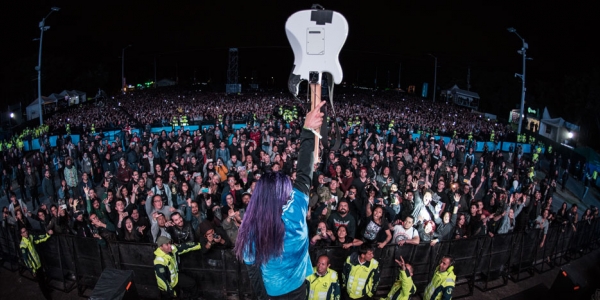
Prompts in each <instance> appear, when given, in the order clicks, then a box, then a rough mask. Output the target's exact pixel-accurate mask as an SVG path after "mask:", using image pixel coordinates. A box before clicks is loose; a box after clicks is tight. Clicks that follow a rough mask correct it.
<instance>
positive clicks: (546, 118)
mask: <svg viewBox="0 0 600 300" xmlns="http://www.w3.org/2000/svg"><path fill="white" fill-rule="evenodd" d="M578 132H579V126H577V125H575V124H573V123H569V122H567V121H565V120H564V119H563V118H551V117H550V114H549V113H548V110H547V109H546V108H545V109H544V113H543V118H542V120H541V122H540V131H539V134H540V135H541V136H544V137H546V138H549V139H550V140H552V141H554V142H557V143H562V142H564V141H565V140H566V139H568V134H569V133H573V134H574V135H576V134H577V133H578Z"/></svg>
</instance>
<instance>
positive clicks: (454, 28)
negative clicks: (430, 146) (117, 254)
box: [1, 0, 600, 117]
mask: <svg viewBox="0 0 600 300" xmlns="http://www.w3.org/2000/svg"><path fill="white" fill-rule="evenodd" d="M586 2H595V1H586ZM312 3H313V1H310V2H308V1H295V2H292V1H261V2H258V1H248V2H242V3H240V2H237V1H235V2H234V1H125V0H122V1H11V2H10V4H5V5H6V7H5V8H4V9H3V10H2V18H1V22H2V28H3V29H2V40H3V41H5V43H3V44H4V47H3V48H4V51H3V53H4V54H3V55H2V56H1V57H2V66H3V68H2V76H3V82H4V89H3V92H4V93H3V94H4V98H5V99H7V101H8V102H9V103H13V102H19V101H22V102H23V105H27V104H28V103H29V102H31V101H33V99H35V96H36V93H37V91H36V88H37V83H36V78H37V77H36V76H37V75H36V74H37V73H36V72H35V70H34V67H35V65H36V64H37V54H38V46H39V44H38V42H34V41H32V39H33V38H36V37H39V33H40V31H39V29H38V27H37V23H38V22H39V21H40V20H41V19H42V18H43V17H44V16H45V15H46V14H47V13H48V12H49V11H50V8H51V7H52V6H58V7H60V8H61V10H60V11H59V12H55V13H53V14H52V15H51V16H50V17H49V18H48V19H47V21H46V25H48V26H51V29H50V30H49V31H46V32H45V34H44V44H43V46H44V49H43V74H44V79H43V82H42V91H43V92H42V94H43V95H48V94H50V93H53V92H56V93H59V92H61V91H62V90H64V89H78V90H84V91H86V92H88V95H89V94H95V92H96V91H97V89H98V88H103V89H105V90H106V91H107V92H109V93H111V92H114V91H116V89H118V86H119V83H120V76H121V59H120V57H121V49H122V48H123V47H125V46H127V45H128V44H131V45H132V47H131V48H129V49H127V50H126V55H125V58H126V66H125V73H126V77H127V80H128V83H141V82H144V81H147V80H153V79H154V62H155V60H156V66H157V68H156V71H157V79H159V80H160V79H162V78H171V79H176V78H178V79H179V81H180V82H191V81H192V80H193V78H194V76H195V77H196V79H197V80H198V81H201V82H205V81H208V80H210V81H211V82H213V83H214V84H215V85H218V87H219V89H220V88H222V84H223V83H225V81H226V71H227V63H228V59H227V55H228V48H229V47H237V48H239V74H240V80H241V81H242V82H243V83H250V79H249V78H250V77H255V79H254V81H255V82H256V83H260V84H261V86H263V87H265V86H266V87H275V88H280V89H283V88H284V87H285V83H286V81H287V77H288V75H289V72H290V70H291V68H292V63H293V54H292V51H291V49H290V47H289V44H288V42H287V39H286V36H285V31H284V25H285V21H286V19H287V17H289V16H290V15H291V14H293V13H294V12H296V11H298V10H302V9H309V8H310V6H311V4H312ZM318 3H319V4H321V5H323V6H324V7H325V8H326V9H331V10H336V11H338V12H340V13H342V14H343V15H344V16H345V17H346V19H347V20H348V23H349V26H350V33H349V36H348V39H347V41H346V44H345V46H344V48H343V49H342V52H341V54H340V60H341V64H342V67H343V69H344V75H345V76H344V80H345V81H346V82H349V83H357V84H360V85H364V86H369V87H372V86H374V79H375V77H376V76H377V82H378V85H379V86H380V87H385V86H388V84H389V85H390V86H391V85H394V86H397V83H398V73H399V66H400V64H402V73H401V74H402V75H401V76H402V77H401V85H402V87H403V88H406V87H407V86H408V85H410V84H414V85H416V86H417V89H418V90H420V87H421V85H422V84H423V82H428V83H429V85H430V86H432V85H433V69H434V60H433V58H432V57H430V56H428V53H431V54H433V55H435V56H437V57H438V64H439V69H438V86H439V88H440V89H445V88H448V87H451V86H452V85H453V84H454V83H458V84H459V86H460V87H462V88H466V78H467V70H468V69H469V67H470V70H471V85H472V87H473V88H472V89H473V90H475V91H477V92H479V93H480V94H481V96H482V101H483V102H486V101H490V100H491V101H490V102H492V101H494V102H506V103H505V104H504V105H500V106H498V105H497V104H494V105H490V106H487V107H486V106H485V105H484V108H487V109H488V110H491V111H492V112H494V113H498V114H506V115H507V114H508V111H507V110H505V109H506V108H507V107H510V108H512V107H515V105H516V104H517V103H518V102H519V101H520V94H519V92H520V86H521V85H520V81H519V80H518V79H516V78H514V76H513V74H514V73H521V56H520V55H519V54H518V53H517V50H519V49H520V47H521V40H520V39H519V38H518V37H517V36H516V35H515V34H513V33H509V32H508V31H507V30H506V28H508V27H514V28H516V29H517V31H518V33H519V34H520V35H521V36H522V37H523V38H524V39H525V40H526V41H527V42H528V44H529V50H528V52H527V53H528V56H530V57H533V60H532V61H528V65H527V82H528V93H531V96H530V95H528V97H530V98H532V99H533V98H535V100H532V101H533V103H536V104H537V105H540V106H542V107H543V105H545V104H546V103H544V101H546V100H545V99H542V98H543V96H544V93H548V92H547V91H546V92H542V91H536V88H537V89H538V90H541V89H542V88H540V86H546V87H548V86H549V87H550V88H549V89H547V90H549V91H553V89H554V90H555V88H556V87H560V86H563V84H564V76H565V75H566V74H580V73H586V72H587V73H590V72H591V70H592V68H594V67H597V66H598V65H599V56H598V55H597V53H596V52H597V51H594V50H595V48H593V47H592V45H594V44H596V43H597V42H595V36H597V28H598V22H597V21H595V19H597V13H598V11H599V10H598V8H599V6H600V5H598V4H589V3H579V1H577V2H574V1H563V2H556V1H321V2H318ZM595 3H597V2H595ZM593 28H596V29H593ZM244 77H246V79H244ZM271 77H273V80H270V78H271ZM495 83H497V85H498V86H495ZM498 89H506V90H508V91H509V92H507V93H498V92H497V90H498ZM430 95H431V94H430ZM546 97H548V96H546ZM486 98H488V99H486ZM498 100H500V101H498ZM552 101H554V102H556V103H558V100H557V99H554V100H552ZM552 101H550V100H548V105H550V106H552V105H553V104H552V103H553V102H552ZM494 110H497V111H494ZM558 113H559V112H558V111H557V110H556V109H555V113H554V114H555V115H557V114H558ZM503 117H505V116H503Z"/></svg>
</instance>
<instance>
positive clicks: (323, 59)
mask: <svg viewBox="0 0 600 300" xmlns="http://www.w3.org/2000/svg"><path fill="white" fill-rule="evenodd" d="M285 33H286V35H287V38H288V41H289V42H290V45H291V47H292V50H293V52H294V69H293V70H292V73H291V74H290V79H289V81H288V88H289V90H290V92H291V93H292V94H294V95H296V96H297V95H298V85H299V84H300V82H302V81H304V80H309V82H310V79H311V73H315V72H316V73H318V74H319V77H318V79H319V80H318V82H311V83H318V84H320V83H321V80H320V79H321V75H322V73H329V74H330V76H331V77H332V79H333V82H335V83H336V84H340V83H341V82H342V78H343V72H342V67H341V65H340V61H339V58H338V56H339V54H340V51H341V50H342V46H343V45H344V43H345V42H346V38H347V37H348V22H347V21H346V18H344V16H342V15H341V14H340V13H338V12H335V11H331V10H322V9H310V10H302V11H299V12H296V13H294V14H293V15H291V16H290V17H289V18H288V20H287V22H286V23H285ZM329 84H331V83H329Z"/></svg>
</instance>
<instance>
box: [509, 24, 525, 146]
mask: <svg viewBox="0 0 600 300" xmlns="http://www.w3.org/2000/svg"><path fill="white" fill-rule="evenodd" d="M508 32H512V33H514V34H516V35H517V36H518V37H519V38H520V39H521V41H522V42H523V46H522V47H521V50H519V51H517V52H518V53H519V54H521V55H522V56H523V73H522V74H518V73H515V77H519V78H521V112H520V114H519V127H518V128H519V129H517V134H521V129H522V128H521V127H522V126H523V119H524V117H525V115H524V113H525V91H526V90H527V88H526V87H525V66H526V65H527V64H526V63H525V62H526V60H527V54H526V52H527V49H528V48H529V45H527V43H526V42H525V39H523V38H522V37H521V36H520V35H519V34H518V33H517V30H516V29H514V28H513V27H510V28H508Z"/></svg>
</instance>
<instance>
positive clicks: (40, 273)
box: [19, 228, 52, 299]
mask: <svg viewBox="0 0 600 300" xmlns="http://www.w3.org/2000/svg"><path fill="white" fill-rule="evenodd" d="M20 232H21V244H20V246H19V248H21V255H22V256H23V262H25V266H27V268H28V269H29V271H31V274H33V277H35V278H36V279H37V281H38V285H39V286H40V290H41V291H42V294H43V295H44V298H46V299H52V296H51V295H50V292H51V290H50V288H49V287H48V285H47V284H46V274H45V273H44V269H43V268H42V262H41V261H40V256H39V255H38V253H37V251H36V250H35V247H34V246H33V244H40V243H43V242H45V241H47V240H48V239H49V238H50V235H51V234H52V230H48V233H46V234H45V235H35V236H34V235H29V232H28V231H27V228H21V229H20Z"/></svg>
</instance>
